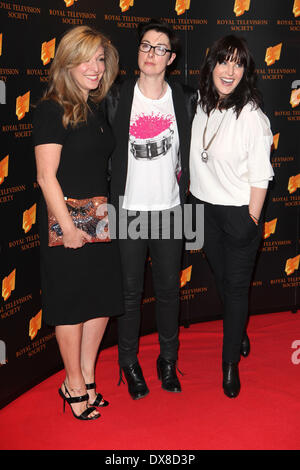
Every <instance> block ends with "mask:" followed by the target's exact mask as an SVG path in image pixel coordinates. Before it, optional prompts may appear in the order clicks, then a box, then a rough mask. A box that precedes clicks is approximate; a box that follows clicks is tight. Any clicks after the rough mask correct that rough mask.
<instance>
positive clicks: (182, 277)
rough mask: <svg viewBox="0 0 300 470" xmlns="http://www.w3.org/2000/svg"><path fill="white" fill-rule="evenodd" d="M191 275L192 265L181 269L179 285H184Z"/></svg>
mask: <svg viewBox="0 0 300 470" xmlns="http://www.w3.org/2000/svg"><path fill="white" fill-rule="evenodd" d="M191 276H192V265H191V266H188V267H187V268H185V269H183V270H182V271H181V273H180V287H183V286H185V285H186V284H187V283H188V282H190V280H191Z"/></svg>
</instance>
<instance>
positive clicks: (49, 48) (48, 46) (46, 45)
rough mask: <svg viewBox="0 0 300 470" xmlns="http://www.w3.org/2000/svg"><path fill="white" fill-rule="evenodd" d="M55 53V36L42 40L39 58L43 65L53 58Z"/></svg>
mask: <svg viewBox="0 0 300 470" xmlns="http://www.w3.org/2000/svg"><path fill="white" fill-rule="evenodd" d="M54 54H55V38H53V39H51V41H48V42H43V43H42V48H41V60H42V62H43V65H47V64H49V62H50V60H51V59H53V58H54Z"/></svg>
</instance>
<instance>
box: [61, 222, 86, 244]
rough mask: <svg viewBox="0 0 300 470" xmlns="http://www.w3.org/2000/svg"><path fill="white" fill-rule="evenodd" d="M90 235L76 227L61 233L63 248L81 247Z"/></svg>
mask: <svg viewBox="0 0 300 470" xmlns="http://www.w3.org/2000/svg"><path fill="white" fill-rule="evenodd" d="M91 239H92V237H91V236H90V235H88V234H87V233H86V232H85V231H84V230H81V229H79V228H76V227H75V226H74V229H73V230H71V231H68V232H65V233H64V234H63V238H62V240H63V244H64V247H65V248H73V249H76V248H81V247H82V246H83V245H85V243H88V242H90V241H91Z"/></svg>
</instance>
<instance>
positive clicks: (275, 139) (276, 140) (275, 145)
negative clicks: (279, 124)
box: [273, 132, 280, 150]
mask: <svg viewBox="0 0 300 470" xmlns="http://www.w3.org/2000/svg"><path fill="white" fill-rule="evenodd" d="M279 137H280V132H278V133H277V134H274V135H273V148H274V150H277V149H278V145H279Z"/></svg>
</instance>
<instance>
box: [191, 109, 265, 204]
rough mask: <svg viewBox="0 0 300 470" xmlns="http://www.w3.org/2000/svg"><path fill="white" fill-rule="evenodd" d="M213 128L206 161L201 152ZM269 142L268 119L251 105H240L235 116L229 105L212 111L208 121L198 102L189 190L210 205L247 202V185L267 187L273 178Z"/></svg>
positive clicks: (248, 193)
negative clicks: (237, 114)
mask: <svg viewBox="0 0 300 470" xmlns="http://www.w3.org/2000/svg"><path fill="white" fill-rule="evenodd" d="M206 123H207V130H206V135H205V142H204V143H203V133H204V129H205V126H206ZM219 126H220V127H219ZM218 127H219V129H218ZM217 129H218V132H217V134H216V136H215V138H214V139H213V140H212V142H211V144H210V146H209V148H208V150H207V153H208V161H207V163H204V162H203V161H202V159H201V153H202V151H203V148H204V147H207V145H208V143H209V142H210V139H211V138H212V136H213V135H214V133H215V132H216V131H217ZM272 142H273V135H272V132H271V129H270V122H269V119H268V118H267V116H266V115H265V114H264V113H263V112H262V111H261V109H254V108H253V106H252V104H247V105H246V106H245V107H244V108H243V110H242V111H241V113H240V115H239V117H238V119H237V118H236V114H235V112H234V111H233V108H230V109H228V110H223V111H219V110H214V111H212V112H211V114H210V116H209V119H208V122H207V114H206V113H205V112H204V111H203V110H202V108H201V107H200V106H199V105H198V107H197V112H196V115H195V118H194V121H193V127H192V140H191V152H190V191H191V193H192V194H193V195H194V196H195V197H197V198H198V199H200V200H203V201H206V202H210V203H211V204H220V205H225V206H242V205H248V204H249V201H250V189H251V186H254V187H257V188H267V187H268V182H269V181H270V180H272V179H273V176H274V172H273V168H272V166H271V163H270V150H271V145H272Z"/></svg>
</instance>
